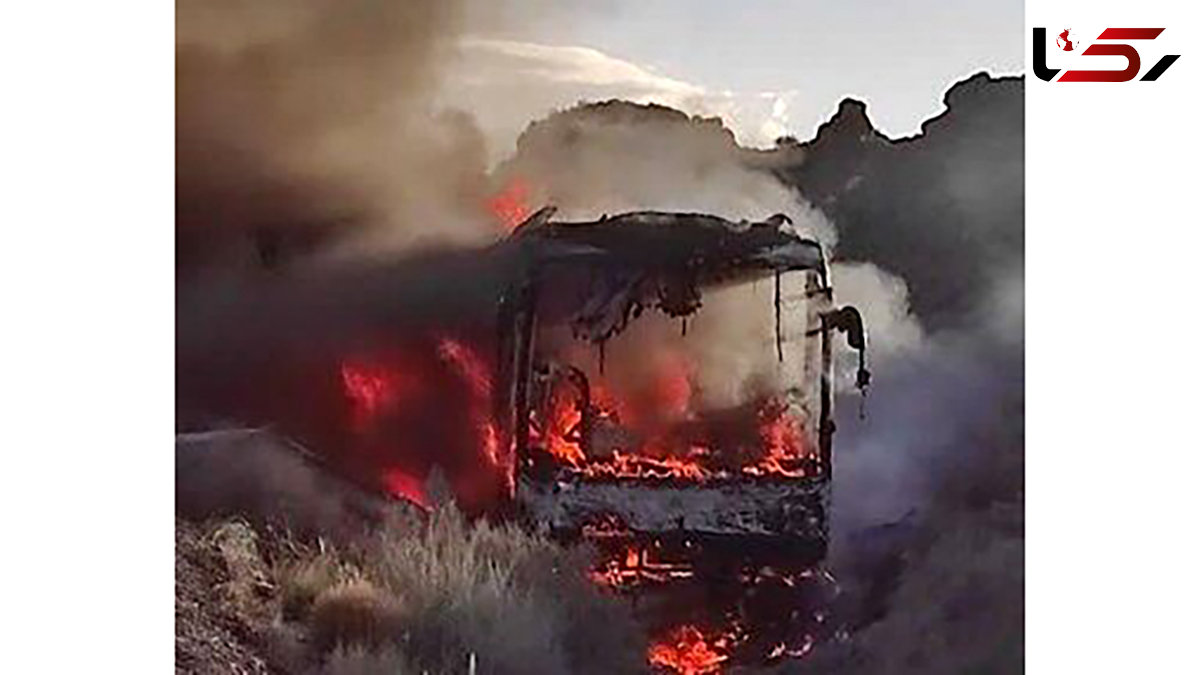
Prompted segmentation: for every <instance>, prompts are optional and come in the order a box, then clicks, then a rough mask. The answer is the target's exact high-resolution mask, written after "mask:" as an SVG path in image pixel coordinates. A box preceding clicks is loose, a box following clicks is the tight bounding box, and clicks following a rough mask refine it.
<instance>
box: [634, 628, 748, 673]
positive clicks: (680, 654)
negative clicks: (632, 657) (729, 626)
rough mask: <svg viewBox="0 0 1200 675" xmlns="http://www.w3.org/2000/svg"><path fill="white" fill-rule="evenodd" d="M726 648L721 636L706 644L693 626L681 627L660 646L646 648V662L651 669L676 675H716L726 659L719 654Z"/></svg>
mask: <svg viewBox="0 0 1200 675" xmlns="http://www.w3.org/2000/svg"><path fill="white" fill-rule="evenodd" d="M727 646H728V640H727V638H726V637H725V636H719V637H717V638H715V639H713V640H712V641H711V644H710V641H709V639H708V638H706V637H705V636H704V633H703V632H701V631H700V629H699V628H696V627H695V626H681V627H680V628H677V629H676V630H674V631H672V632H671V634H670V635H669V636H668V637H667V638H666V639H665V640H664V641H662V642H659V643H656V644H653V645H651V646H650V650H649V652H648V654H647V658H648V659H649V661H650V664H651V665H654V666H658V667H660V668H664V669H668V670H670V671H672V672H675V673H678V674H679V675H704V674H705V673H715V672H717V671H718V670H719V669H720V667H721V664H722V663H724V662H725V661H727V660H728V659H729V654H728V653H723V652H724V650H725V649H726V648H727Z"/></svg>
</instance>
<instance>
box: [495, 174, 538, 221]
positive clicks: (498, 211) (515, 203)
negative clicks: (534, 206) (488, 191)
mask: <svg viewBox="0 0 1200 675" xmlns="http://www.w3.org/2000/svg"><path fill="white" fill-rule="evenodd" d="M487 207H488V211H490V212H491V214H492V215H493V216H494V217H495V218H496V220H498V221H499V222H500V225H501V226H502V227H503V228H504V231H505V232H512V231H513V230H514V229H516V227H517V226H518V225H520V224H521V223H523V222H525V219H526V218H528V217H529V186H528V185H527V184H526V183H525V181H523V180H521V179H520V178H513V179H512V180H510V181H509V182H508V185H506V186H504V189H503V190H501V191H500V192H498V193H497V194H495V195H493V196H492V197H491V198H490V199H488V200H487Z"/></svg>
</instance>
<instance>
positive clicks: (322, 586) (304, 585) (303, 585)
mask: <svg viewBox="0 0 1200 675" xmlns="http://www.w3.org/2000/svg"><path fill="white" fill-rule="evenodd" d="M275 575H276V578H277V579H279V580H280V582H281V585H282V586H283V593H282V601H281V604H282V607H281V611H282V614H283V618H284V619H287V620H290V621H291V620H299V619H304V618H306V617H307V616H308V613H309V610H310V609H311V608H312V605H313V602H314V601H316V599H317V596H319V595H320V594H321V593H322V592H324V591H325V590H327V589H329V588H332V587H333V586H335V585H337V584H338V583H340V582H343V581H348V580H350V579H353V578H354V577H355V576H356V575H357V572H356V570H354V568H353V567H351V566H350V565H347V564H345V563H343V562H342V561H341V560H339V559H338V556H337V554H336V553H334V552H324V551H321V552H315V553H308V554H307V557H301V558H299V559H294V560H293V559H288V560H284V561H282V562H281V563H280V564H279V565H277V570H276V573H275Z"/></svg>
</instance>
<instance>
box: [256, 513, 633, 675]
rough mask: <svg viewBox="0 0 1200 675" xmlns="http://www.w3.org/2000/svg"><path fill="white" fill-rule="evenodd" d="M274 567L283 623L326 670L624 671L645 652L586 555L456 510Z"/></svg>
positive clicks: (304, 552)
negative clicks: (593, 576)
mask: <svg viewBox="0 0 1200 675" xmlns="http://www.w3.org/2000/svg"><path fill="white" fill-rule="evenodd" d="M298 550H299V553H298V554H297V555H295V556H293V557H291V558H289V559H287V560H284V561H282V562H281V563H280V564H279V565H278V566H277V569H278V574H279V575H280V578H281V585H282V589H283V591H282V593H283V598H282V603H281V604H282V607H283V611H282V613H283V615H284V617H285V619H287V620H290V621H297V622H300V623H301V624H302V625H303V626H304V627H305V630H306V632H307V634H308V636H309V639H308V644H309V645H310V646H311V647H312V648H313V649H314V650H315V652H316V653H315V654H314V655H313V658H314V660H315V661H319V662H320V663H322V664H323V670H324V671H326V672H329V673H338V674H344V673H374V672H387V673H397V672H401V673H403V672H420V673H424V672H428V673H430V674H431V675H436V674H438V673H465V672H467V668H468V663H470V662H471V661H472V660H474V661H475V666H476V670H475V672H476V673H478V674H479V675H492V674H495V675H507V674H509V673H512V674H518V673H520V674H526V673H528V674H538V673H547V674H549V673H564V672H571V673H583V674H588V673H596V674H597V675H599V674H601V673H603V674H605V675H607V674H609V673H630V672H641V671H642V670H643V668H644V666H643V663H642V659H641V655H642V654H643V652H644V645H643V644H642V643H641V641H640V640H641V638H640V635H639V632H638V631H637V630H636V628H635V627H634V624H633V622H632V621H631V619H630V618H629V617H628V615H627V612H626V609H625V608H624V607H623V606H622V605H620V604H619V603H618V602H617V601H616V600H614V599H611V598H607V597H605V596H603V595H602V593H601V592H600V591H599V590H598V589H596V588H595V587H594V586H593V585H592V584H591V583H590V582H589V581H588V580H587V579H586V576H585V571H586V563H587V560H586V557H585V556H584V554H583V553H582V552H578V551H567V550H564V549H562V548H561V547H558V546H556V545H554V544H552V543H550V542H548V541H546V540H545V539H542V538H540V537H537V536H534V535H531V534H529V533H527V532H524V531H522V530H521V529H519V528H516V527H513V526H509V525H503V526H496V525H490V524H487V523H475V524H472V523H468V522H467V521H466V520H465V519H464V518H463V517H462V515H461V514H459V513H458V511H457V510H455V509H454V508H453V507H445V508H441V509H439V510H437V511H435V512H434V513H433V514H431V515H430V517H429V518H428V520H426V521H424V522H419V523H418V522H413V521H411V520H408V521H397V522H395V523H391V524H389V525H388V526H387V527H385V528H383V529H382V530H381V531H379V532H378V533H376V534H375V535H373V536H372V537H371V538H369V539H367V540H364V541H361V542H359V543H358V544H357V545H355V546H352V547H347V548H346V549H344V550H337V551H335V550H332V549H328V548H326V549H325V550H312V549H298Z"/></svg>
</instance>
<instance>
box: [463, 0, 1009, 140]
mask: <svg viewBox="0 0 1200 675" xmlns="http://www.w3.org/2000/svg"><path fill="white" fill-rule="evenodd" d="M491 5H492V3H486V6H487V8H486V9H485V8H484V6H485V3H479V2H475V3H471V4H470V5H469V6H468V21H467V27H466V35H465V36H464V38H463V39H462V41H461V55H460V56H461V59H460V61H459V62H458V66H457V67H456V68H454V69H452V70H451V72H450V73H449V75H448V82H447V87H448V91H447V92H446V99H447V101H448V102H451V103H452V104H455V105H459V106H462V107H466V108H468V109H472V110H473V111H474V113H475V115H476V116H477V117H478V119H479V122H480V125H481V126H482V127H483V128H484V130H485V131H486V132H487V134H488V137H489V142H490V145H491V147H490V148H489V151H490V154H491V155H492V157H493V158H497V157H498V156H500V155H503V154H506V153H507V152H508V147H509V146H511V143H512V141H513V140H514V139H515V138H516V136H517V134H518V133H519V131H520V129H521V128H523V126H524V124H525V123H526V122H527V121H528V120H530V119H536V118H539V117H543V116H545V114H546V113H548V112H550V111H551V110H552V109H554V108H563V107H568V106H570V105H573V104H575V103H577V102H578V101H580V100H584V99H586V100H595V99H600V98H607V97H619V98H626V99H630V100H634V101H642V102H648V101H656V102H660V103H665V104H667V105H672V106H674V107H679V108H681V109H683V110H685V111H687V112H691V113H703V114H719V115H721V117H722V118H724V119H725V120H726V123H727V124H729V126H731V128H733V130H734V132H735V133H736V134H737V136H738V140H739V141H740V142H742V143H743V144H752V145H769V144H770V143H771V142H773V141H774V139H775V138H777V137H778V136H781V135H794V136H797V137H799V138H801V139H806V138H810V137H811V136H812V134H813V133H814V131H815V129H816V126H817V125H818V124H819V123H820V122H821V121H823V120H824V119H826V118H828V117H829V116H830V115H831V114H832V113H833V111H834V109H835V108H836V106H837V102H838V101H840V100H841V99H842V98H844V97H846V96H854V97H857V98H860V99H863V100H865V101H867V103H868V115H869V116H870V118H871V120H872V122H873V123H874V125H875V126H876V127H877V128H878V129H880V130H881V131H882V132H884V133H885V134H887V135H888V136H890V137H893V138H895V137H900V136H907V135H911V134H913V133H915V132H916V131H917V130H918V129H919V128H920V124H921V122H922V121H924V120H926V119H928V118H930V117H933V116H934V115H936V114H937V113H939V112H941V110H942V102H941V101H942V95H943V94H944V93H945V90H946V89H947V88H948V87H949V86H950V85H951V84H953V83H954V82H956V81H958V80H960V79H963V78H964V77H965V76H967V75H969V74H972V73H975V72H978V71H980V70H988V71H989V72H991V73H992V74H993V75H1001V74H1015V73H1019V72H1020V71H1021V70H1022V63H1023V42H1022V35H1023V32H1022V25H1023V16H1022V5H1021V3H1018V2H1000V3H979V2H970V3H963V2H953V1H951V0H915V1H914V2H906V3H886V2H877V1H875V0H844V1H842V2H811V1H796V0H747V1H744V2H727V1H721V0H650V1H645V0H643V1H637V2H635V1H633V0H601V1H600V2H582V1H580V0H570V1H568V2H557V3H543V2H536V3H532V4H528V5H522V6H519V7H518V6H515V5H514V6H510V7H507V8H505V9H504V10H496V9H495V8H494V7H492V6H491ZM497 94H501V95H497ZM479 100H487V101H489V103H490V105H489V106H487V108H486V109H480V108H479V107H475V106H472V105H471V103H472V102H474V101H479Z"/></svg>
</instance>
